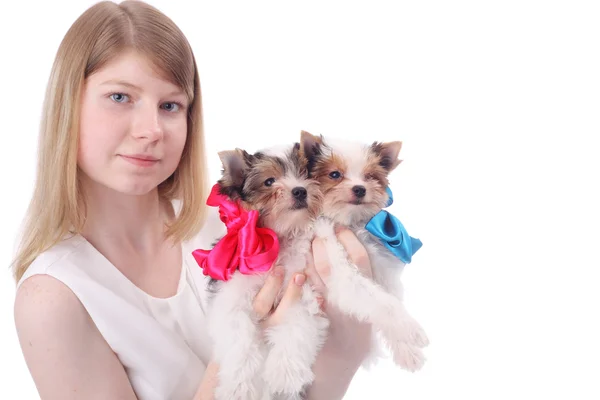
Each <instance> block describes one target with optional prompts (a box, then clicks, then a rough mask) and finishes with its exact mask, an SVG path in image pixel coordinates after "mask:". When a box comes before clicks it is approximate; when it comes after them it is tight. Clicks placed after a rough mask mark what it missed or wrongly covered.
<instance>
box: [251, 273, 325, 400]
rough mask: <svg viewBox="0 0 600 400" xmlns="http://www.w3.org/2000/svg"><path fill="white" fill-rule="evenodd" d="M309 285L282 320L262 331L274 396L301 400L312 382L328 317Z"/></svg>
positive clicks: (266, 377)
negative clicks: (266, 344) (322, 310)
mask: <svg viewBox="0 0 600 400" xmlns="http://www.w3.org/2000/svg"><path fill="white" fill-rule="evenodd" d="M319 313H320V308H319V304H318V302H317V300H316V297H315V293H314V292H313V291H312V289H311V288H310V286H308V285H305V286H304V287H303V295H302V301H300V302H298V303H297V304H296V305H294V306H292V307H291V309H290V310H288V311H287V314H286V316H285V319H284V320H283V321H282V322H281V323H279V324H278V325H277V326H275V327H272V328H269V329H267V330H266V332H265V336H266V340H267V343H268V345H269V347H270V348H269V352H268V355H267V358H266V361H265V367H264V371H263V376H264V380H265V382H266V385H267V387H269V390H270V392H271V393H272V394H273V395H274V396H275V397H274V398H285V399H301V398H302V397H301V395H300V393H301V392H302V390H303V389H304V388H305V387H306V386H307V385H309V384H310V383H312V381H313V379H314V373H313V371H312V366H313V364H314V362H315V359H316V358H317V354H318V352H319V350H320V349H321V348H322V347H323V344H324V343H325V339H326V336H327V328H328V326H329V322H328V320H327V319H326V318H325V317H323V316H320V315H319Z"/></svg>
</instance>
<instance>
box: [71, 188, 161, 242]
mask: <svg viewBox="0 0 600 400" xmlns="http://www.w3.org/2000/svg"><path fill="white" fill-rule="evenodd" d="M84 196H85V202H86V220H85V224H84V227H83V231H82V236H83V237H85V238H86V239H87V240H89V241H90V242H92V243H94V242H96V243H105V244H107V243H111V244H113V245H119V247H127V248H130V249H133V250H136V251H140V252H145V253H148V252H152V251H153V250H156V249H158V248H160V247H162V244H163V243H164V240H165V229H166V223H167V222H168V221H169V220H170V219H172V218H173V214H172V211H173V210H172V207H170V205H169V204H166V203H165V202H164V201H161V199H160V197H159V195H158V189H155V190H153V191H151V192H150V193H147V194H145V195H127V194H122V193H118V192H116V191H114V190H112V189H109V188H107V187H105V186H101V185H99V184H87V185H85V187H84Z"/></svg>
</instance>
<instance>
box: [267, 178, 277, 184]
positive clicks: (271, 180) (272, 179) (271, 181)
mask: <svg viewBox="0 0 600 400" xmlns="http://www.w3.org/2000/svg"><path fill="white" fill-rule="evenodd" d="M273 183H275V178H269V179H267V180H266V181H265V186H271V185H272V184H273Z"/></svg>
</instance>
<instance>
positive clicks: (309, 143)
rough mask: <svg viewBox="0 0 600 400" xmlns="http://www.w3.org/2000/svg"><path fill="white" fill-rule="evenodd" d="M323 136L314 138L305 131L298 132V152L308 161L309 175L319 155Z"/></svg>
mask: <svg viewBox="0 0 600 400" xmlns="http://www.w3.org/2000/svg"><path fill="white" fill-rule="evenodd" d="M322 145H323V136H322V135H319V136H315V135H312V134H310V133H308V132H306V131H301V132H300V152H301V153H302V154H303V155H304V157H306V159H307V160H308V170H309V173H310V171H311V170H312V167H313V166H314V165H315V161H316V159H317V157H318V156H319V155H320V154H321V146H322Z"/></svg>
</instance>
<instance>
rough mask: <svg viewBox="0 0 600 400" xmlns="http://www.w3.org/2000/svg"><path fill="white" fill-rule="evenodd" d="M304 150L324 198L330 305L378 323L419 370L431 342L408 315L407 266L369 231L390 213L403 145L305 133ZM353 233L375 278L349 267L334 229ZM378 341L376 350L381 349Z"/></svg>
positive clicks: (401, 356)
mask: <svg viewBox="0 0 600 400" xmlns="http://www.w3.org/2000/svg"><path fill="white" fill-rule="evenodd" d="M300 143H301V150H302V152H303V153H304V154H305V155H306V157H307V158H308V159H309V172H310V176H311V177H312V178H314V179H316V180H317V181H319V183H320V187H321V191H322V193H323V204H322V216H321V217H320V218H319V220H318V221H317V223H316V225H315V233H316V236H317V237H322V238H324V239H325V244H326V247H327V251H328V256H329V260H330V262H331V264H332V269H331V275H330V276H329V279H328V280H327V282H325V283H326V285H327V288H328V291H327V300H328V303H331V304H333V305H335V306H337V307H338V308H340V309H341V310H343V311H344V312H345V313H348V314H351V315H353V316H355V317H356V318H358V319H360V320H362V321H368V322H370V323H371V324H372V326H373V328H374V330H375V331H376V332H379V333H380V334H381V336H382V338H383V339H384V342H385V343H386V344H387V346H388V347H389V349H390V351H391V353H392V355H393V358H394V361H395V363H396V364H397V365H399V366H400V367H402V368H404V369H407V370H410V371H415V370H418V369H420V368H421V367H422V365H423V363H424V362H425V357H424V355H423V352H422V350H421V348H422V347H425V346H427V345H428V343H429V340H428V338H427V336H426V334H425V332H424V330H423V329H422V328H421V326H420V325H419V324H418V323H417V321H415V319H414V318H412V317H411V316H410V315H409V313H408V312H407V311H406V309H405V307H404V303H403V286H402V283H401V281H400V275H401V273H402V270H403V268H404V265H405V264H404V263H403V262H402V261H400V260H399V259H398V258H396V257H395V256H394V255H392V253H391V252H390V251H389V250H388V249H387V248H386V247H384V245H383V244H382V243H381V242H380V241H379V239H378V238H376V237H375V236H373V235H372V234H371V233H370V232H369V231H367V230H366V229H365V225H366V224H367V222H369V220H370V219H371V218H372V217H373V216H375V215H376V214H377V213H378V212H380V211H381V209H382V208H384V207H385V206H386V204H387V202H388V199H389V196H388V194H387V193H386V187H387V186H388V183H389V182H388V175H389V173H390V172H391V171H392V170H394V169H395V168H396V167H397V166H398V165H399V164H400V162H401V160H399V159H398V154H399V152H400V148H401V146H402V143H401V142H389V143H374V144H372V145H365V144H361V143H355V142H350V141H347V140H339V139H333V138H324V137H323V136H315V135H312V134H310V133H308V132H305V131H302V133H301V141H300ZM336 224H339V225H342V226H346V227H348V228H350V229H351V230H352V231H353V232H354V233H355V234H356V236H357V237H358V239H359V240H360V241H361V242H362V244H363V245H364V246H365V248H366V250H367V253H368V255H369V259H370V261H371V265H372V268H373V279H374V281H375V282H373V281H372V280H369V279H367V278H366V277H364V276H362V275H361V274H360V273H359V272H358V269H357V267H356V266H355V265H352V264H350V263H349V261H348V258H347V254H346V253H345V251H344V249H343V247H342V246H341V245H340V244H339V243H338V242H337V240H336V237H335V234H334V225H336ZM375 343H376V342H374V348H373V350H374V351H375V350H376V347H375Z"/></svg>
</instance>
